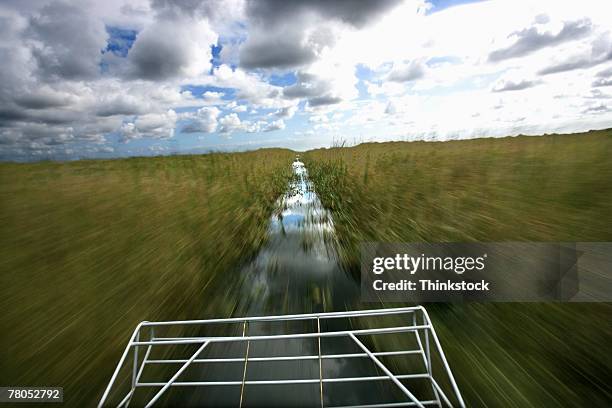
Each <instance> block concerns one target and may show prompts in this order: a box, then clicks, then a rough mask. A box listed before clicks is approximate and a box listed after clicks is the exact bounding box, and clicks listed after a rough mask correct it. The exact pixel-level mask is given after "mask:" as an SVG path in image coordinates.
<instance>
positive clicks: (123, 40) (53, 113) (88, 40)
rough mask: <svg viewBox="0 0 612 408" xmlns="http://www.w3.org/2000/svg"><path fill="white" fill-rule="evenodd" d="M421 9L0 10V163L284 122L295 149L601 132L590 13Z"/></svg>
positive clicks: (270, 4)
mask: <svg viewBox="0 0 612 408" xmlns="http://www.w3.org/2000/svg"><path fill="white" fill-rule="evenodd" d="M430 7H431V5H430V4H428V3H427V2H426V1H425V0H389V1H366V0H363V1H354V0H340V1H335V2H328V1H323V0H313V1H306V0H304V1H302V0H299V1H292V2H287V1H280V0H276V1H267V0H254V1H250V0H231V3H230V4H227V3H224V6H223V7H219V5H218V2H216V1H214V0H210V1H209V0H205V1H200V0H185V1H183V0H130V1H128V0H108V1H104V2H97V1H93V0H84V1H83V2H81V3H74V2H68V1H67V0H36V1H16V0H10V1H5V2H2V3H0V60H1V61H2V64H0V158H2V159H6V158H16V157H33V156H36V157H54V156H52V155H53V154H54V153H58V154H60V155H63V156H61V157H66V155H73V156H74V157H84V156H83V155H85V156H87V155H88V154H90V153H91V154H94V155H95V153H102V152H104V150H108V149H103V148H104V147H107V146H108V145H109V144H110V143H115V141H116V140H117V139H118V140H119V141H123V142H126V143H127V144H128V145H127V146H125V145H123V144H120V145H117V146H115V152H112V153H111V152H105V153H104V154H107V155H109V154H117V155H125V154H147V152H148V151H149V150H148V148H147V147H146V146H147V144H153V145H154V146H158V147H159V148H164V145H167V144H168V143H169V142H168V141H167V139H169V138H174V137H181V134H182V135H183V136H182V137H183V138H185V139H187V140H191V141H193V142H194V143H196V142H197V143H200V142H201V143H203V144H204V145H206V144H207V143H215V142H214V140H216V139H215V138H208V137H201V139H198V136H197V135H194V133H206V134H208V133H213V132H216V133H220V134H224V135H230V134H232V133H239V132H240V133H258V132H269V131H277V132H279V133H283V134H284V133H286V132H287V130H288V129H291V131H292V132H293V129H294V126H292V124H293V123H296V122H297V123H298V126H296V127H299V128H300V129H301V131H302V132H303V134H306V132H308V130H311V131H312V130H315V129H316V130H317V132H315V134H314V135H313V137H312V138H309V142H308V143H321V144H325V140H326V139H325V138H329V137H331V135H333V136H334V137H339V138H348V139H351V138H355V137H356V136H355V135H359V136H358V138H359V139H360V140H361V139H364V140H367V139H368V138H372V139H373V140H382V139H383V138H425V139H436V140H444V139H446V138H464V137H474V136H481V135H483V134H490V135H503V134H508V133H517V132H532V133H536V132H538V131H545V132H549V131H563V130H568V131H577V130H581V129H584V128H596V127H601V126H603V125H602V124H606V123H608V124H609V122H610V120H612V112H610V110H609V109H608V108H609V106H608V105H607V104H606V103H607V101H609V97H608V94H607V93H604V92H603V91H604V87H608V86H611V85H612V72H610V68H609V61H611V60H612V38H611V37H610V33H611V32H612V25H611V24H610V21H609V19H608V18H607V14H608V13H606V12H607V11H609V10H608V8H609V7H607V5H606V4H605V2H601V1H592V0H584V1H582V2H580V3H570V2H558V1H553V0H542V1H541V2H537V4H536V3H534V4H533V5H529V6H528V7H517V6H516V4H515V2H512V1H509V0H491V1H488V2H469V3H467V4H459V5H456V6H454V7H450V8H446V9H443V10H442V11H439V8H435V7H434V8H430ZM600 66H601V68H600ZM553 74H554V75H553ZM539 75H540V76H539ZM602 106H603V107H602ZM300 110H302V112H301V114H299V115H298V114H297V112H299V111H300ZM440 111H444V112H445V120H444V121H443V122H440V120H439V112H440ZM301 126H306V127H307V129H302V128H301ZM134 139H145V140H142V141H141V142H139V143H138V147H135V146H134V144H130V141H132V140H134ZM237 139H242V138H237ZM260 140H262V139H261V138H259V137H257V136H252V137H251V138H250V140H249V143H251V145H250V146H259V144H258V143H259V141H260ZM278 140H282V143H286V145H287V146H288V147H291V146H292V145H291V143H292V142H291V138H284V137H283V138H279V139H278ZM237 143H241V141H239V140H237ZM187 144H189V145H190V144H191V143H186V145H187ZM300 146H301V147H308V146H306V145H300ZM211 147H213V148H214V146H211Z"/></svg>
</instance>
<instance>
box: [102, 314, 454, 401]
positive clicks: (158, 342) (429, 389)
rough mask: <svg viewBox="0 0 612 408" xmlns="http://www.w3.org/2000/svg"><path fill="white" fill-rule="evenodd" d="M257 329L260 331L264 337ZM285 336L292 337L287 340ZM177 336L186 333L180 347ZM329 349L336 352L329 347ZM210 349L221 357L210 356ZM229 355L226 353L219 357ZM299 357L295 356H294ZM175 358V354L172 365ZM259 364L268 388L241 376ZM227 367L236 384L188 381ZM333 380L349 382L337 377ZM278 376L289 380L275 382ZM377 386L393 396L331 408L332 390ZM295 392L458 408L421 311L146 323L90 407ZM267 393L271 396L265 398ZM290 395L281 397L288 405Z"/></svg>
mask: <svg viewBox="0 0 612 408" xmlns="http://www.w3.org/2000/svg"><path fill="white" fill-rule="evenodd" d="M398 323H399V324H398ZM257 325H259V326H260V327H259V329H257V328H256V326H257ZM262 325H263V326H265V327H264V328H263V329H262V327H263V326H262ZM292 326H296V327H299V328H300V330H290V327H292ZM279 329H280V330H279ZM176 333H189V337H188V336H185V335H184V334H182V335H177V334H176ZM194 333H196V334H195V335H194ZM211 333H212V334H214V336H212V335H211ZM227 333H230V334H229V335H228V334H227ZM262 333H263V334H262ZM334 341H335V342H336V344H335V345H332V342H334ZM287 342H302V343H303V345H302V346H300V347H298V348H296V349H295V350H294V349H292V348H289V349H288V348H287V347H283V346H281V345H280V344H279V343H281V344H282V343H287ZM258 344H259V345H262V346H263V345H268V346H267V347H264V348H263V350H264V352H263V353H262V352H261V350H260V352H259V353H257V352H256V349H257V348H256V347H254V346H257V345H258ZM272 345H273V346H272ZM215 346H216V348H217V349H219V350H221V351H223V352H221V353H219V352H218V351H217V352H216V353H215V352H214V351H215ZM385 346H387V347H386V348H383V347H385ZM326 348H327V350H326ZM171 349H174V350H173V351H171ZM177 350H178V351H177ZM228 350H232V351H233V353H228V352H227V351H228ZM287 350H291V352H287ZM300 351H301V352H302V353H303V354H298V353H299V352H300ZM179 352H180V353H182V354H179V355H180V357H177V353H179ZM304 352H305V353H304ZM238 353H240V355H238ZM283 354H290V355H283ZM347 361H359V362H360V364H362V365H363V364H365V365H369V366H371V368H372V370H373V373H372V372H369V373H368V372H365V371H362V370H357V369H356V367H357V365H355V364H347V363H346V362H347ZM279 362H282V363H283V364H296V367H297V368H296V367H293V368H291V370H290V371H287V372H282V371H279V370H275V369H274V368H273V367H274V365H273V364H278V363H279ZM258 364H270V365H271V366H269V367H270V368H269V369H267V370H261V369H260V371H259V374H264V376H267V378H268V379H252V378H251V377H250V376H249V373H250V370H253V369H255V367H256V366H257V365H258ZM305 364H310V365H311V366H312V367H311V369H310V370H309V371H308V370H307V371H308V372H307V373H306V374H307V376H306V377H304V376H303V374H304V373H303V372H302V373H301V374H302V377H300V376H299V369H300V368H304V367H306V366H305ZM330 364H335V365H333V366H330ZM227 365H234V366H235V369H234V371H233V374H234V376H235V377H236V378H230V379H223V380H207V379H206V380H203V379H202V378H197V377H198V374H202V376H204V375H203V374H204V370H205V369H207V370H212V371H215V370H220V369H221V367H223V366H227ZM339 367H340V368H341V370H339V369H338V368H339ZM332 368H335V369H332ZM400 369H403V371H400ZM164 370H165V371H164ZM406 370H408V371H409V372H405V371H406ZM162 371H163V373H164V375H165V377H164V378H165V379H164V380H162V381H160V380H159V379H155V378H154V377H155V375H153V374H157V376H159V374H160V372H162ZM347 371H348V372H347ZM228 372H229V371H226V373H228ZM339 372H342V374H345V373H346V374H348V375H338V373H339ZM279 373H281V374H282V375H283V376H284V375H287V376H288V377H291V378H277V377H279ZM312 374H314V375H312ZM257 377H259V376H257ZM270 377H274V378H273V379H270ZM296 377H297V378H296ZM152 378H153V379H152ZM382 383H385V384H386V385H385V386H387V387H389V389H390V390H391V391H392V392H381V393H380V394H379V395H376V397H377V398H378V400H377V401H375V402H372V401H364V402H361V401H356V400H355V398H357V396H358V395H359V394H358V393H353V392H350V393H348V394H350V395H349V397H352V399H351V400H350V401H348V404H337V403H336V401H335V400H334V399H333V398H330V395H329V392H330V390H331V388H332V387H333V386H334V385H337V384H343V386H345V387H354V389H355V390H356V391H357V390H359V389H361V390H363V387H365V384H382ZM300 386H301V387H304V386H306V387H310V388H309V392H310V394H313V395H311V396H312V397H313V398H314V400H313V401H316V404H315V405H314V406H320V407H329V406H336V407H337V406H353V407H411V406H414V407H424V406H438V407H444V406H449V407H455V406H458V407H464V406H465V404H464V402H463V398H462V396H461V393H460V391H459V388H458V387H457V383H456V382H455V379H454V377H453V374H452V372H451V369H450V366H449V364H448V362H447V360H446V357H445V355H444V352H443V350H442V347H441V345H440V341H439V340H438V336H437V335H436V332H435V330H434V327H433V325H432V322H431V320H430V318H429V315H428V314H427V311H426V310H425V308H424V307H422V306H415V307H404V308H395V309H374V310H359V311H347V312H331V313H311V314H295V315H281V316H257V317H244V318H227V319H211V320H185V321H166V322H146V321H145V322H142V323H140V324H139V325H138V326H137V327H136V329H135V330H134V333H133V334H132V337H131V338H130V341H129V343H128V345H127V347H126V348H125V351H124V352H123V355H122V357H121V359H120V361H119V363H118V365H117V368H116V369H115V371H114V373H113V375H112V377H111V379H110V382H109V384H108V386H107V387H106V389H105V391H104V394H103V395H102V398H101V400H100V403H99V405H98V406H99V407H103V406H118V407H128V406H129V405H130V403H132V404H133V405H138V406H140V405H144V406H146V407H150V406H153V405H154V404H156V403H157V404H159V405H166V404H173V403H174V402H171V401H175V400H174V399H171V397H173V395H169V394H172V392H171V391H175V390H176V389H177V388H180V393H176V394H174V396H178V397H179V398H180V397H181V396H185V395H189V394H190V393H192V392H193V393H196V392H197V393H200V394H201V396H202V397H206V396H207V393H208V390H210V389H211V388H212V387H218V388H222V389H223V390H226V391H227V392H229V390H230V389H231V390H234V395H235V397H236V398H235V400H232V401H235V402H233V403H230V401H228V402H227V404H225V405H233V406H239V407H242V406H252V405H261V403H260V404H253V403H249V401H248V395H249V392H250V391H249V390H251V389H256V388H257V387H268V389H270V388H269V387H300ZM224 392H225V391H224ZM272 393H274V391H270V392H269V393H268V394H264V396H265V395H272ZM374 393H375V394H378V393H376V392H374ZM137 394H138V398H137V399H136V395H137ZM292 395H293V393H289V394H287V397H290V396H292ZM294 396H295V395H294ZM283 398H284V397H283ZM382 399H391V400H382ZM203 400H206V399H205V398H204V399H203ZM292 404H293V405H298V404H301V405H304V404H306V402H305V401H304V400H300V401H297V402H292V401H289V400H287V405H288V406H289V405H292ZM308 404H310V403H308Z"/></svg>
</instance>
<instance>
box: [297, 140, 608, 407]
mask: <svg viewBox="0 0 612 408" xmlns="http://www.w3.org/2000/svg"><path fill="white" fill-rule="evenodd" d="M611 157H612V131H610V130H605V131H597V132H589V133H585V134H576V135H548V136H542V137H524V136H523V137H516V138H503V139H476V140H469V141H452V142H445V143H426V142H413V143H407V142H394V143H374V144H364V145H359V146H356V147H351V148H334V149H322V150H315V151H312V152H308V153H307V154H306V155H305V158H304V161H305V163H306V166H307V167H308V169H309V174H310V177H311V179H312V181H313V183H314V185H315V189H316V190H317V192H318V194H319V196H320V198H321V200H322V202H323V204H324V205H325V206H326V207H328V208H330V209H331V210H332V212H333V216H334V221H335V225H336V231H337V234H338V240H339V243H340V250H341V256H342V258H343V261H344V263H345V264H346V265H347V267H348V268H349V269H350V270H351V271H353V272H354V273H355V274H358V273H359V259H360V258H359V246H358V245H359V243H360V242H363V241H387V242H410V241H429V242H436V241H459V242H462V241H463V242H467V241H493V242H494V241H612V228H611V227H612V160H610V158H611ZM366 306H368V307H370V306H371V305H363V304H362V305H361V307H366ZM387 306H394V305H387ZM428 310H430V314H431V315H432V319H433V320H434V324H436V325H437V329H438V334H439V335H440V337H441V338H442V342H443V347H444V348H445V351H446V354H447V357H448V358H449V360H450V363H451V366H452V368H453V370H454V372H455V373H456V377H457V378H458V383H459V387H460V389H461V390H462V391H463V393H464V398H465V399H466V402H467V403H468V405H470V406H496V407H497V406H504V407H525V406H535V407H544V406H546V407H547V406H607V405H609V403H610V401H611V400H612V385H611V384H610V381H609V378H610V367H612V357H611V356H610V355H608V353H606V352H605V350H606V349H607V348H609V344H610V341H611V340H612V328H611V326H610V324H609V322H610V316H612V305H611V304H478V303H471V304H456V305H447V304H433V305H429V306H428Z"/></svg>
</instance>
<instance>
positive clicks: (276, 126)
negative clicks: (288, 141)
mask: <svg viewBox="0 0 612 408" xmlns="http://www.w3.org/2000/svg"><path fill="white" fill-rule="evenodd" d="M284 128H285V122H284V121H283V120H282V119H279V120H275V121H273V122H270V123H268V124H267V125H265V126H264V128H263V131H264V132H272V131H274V130H282V129H284Z"/></svg>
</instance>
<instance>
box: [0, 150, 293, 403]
mask: <svg viewBox="0 0 612 408" xmlns="http://www.w3.org/2000/svg"><path fill="white" fill-rule="evenodd" d="M292 157H293V154H292V153H291V152H290V151H288V150H280V149H268V150H259V151H256V152H248V153H235V154H217V153H216V154H208V155H200V156H175V157H158V158H132V159H122V160H99V161H78V162H71V163H51V162H44V163H36V164H7V163H5V164H0V197H2V199H1V200H0V225H2V230H1V232H0V265H1V268H0V269H1V276H2V285H1V287H2V289H1V296H0V310H2V313H0V332H1V333H2V334H1V335H0V364H1V369H0V383H1V384H4V385H23V386H28V385H32V386H33V385H45V386H63V387H64V395H65V401H66V405H67V406H79V407H82V406H93V405H95V403H96V402H97V399H98V398H100V396H101V393H102V390H103V387H104V386H105V384H106V382H108V380H109V378H110V375H111V374H112V371H113V369H114V366H115V365H116V363H117V361H118V359H119V357H120V355H121V352H122V350H123V348H124V347H125V344H126V342H127V340H128V338H129V336H130V335H131V332H132V330H133V329H134V327H135V326H136V324H137V323H138V322H140V321H142V320H168V319H170V320H176V319H179V320H180V319H190V318H199V317H202V316H205V315H207V316H218V317H221V316H227V315H229V314H231V312H232V310H233V307H234V302H236V301H237V300H236V299H231V298H230V297H227V296H226V293H224V292H223V291H222V290H218V289H215V290H214V291H212V290H210V286H211V285H210V283H211V281H212V280H213V279H214V278H216V277H219V276H224V275H225V276H227V278H228V280H231V275H230V274H231V271H232V269H233V268H236V267H237V266H238V265H239V264H240V263H241V262H242V261H244V260H245V259H246V258H248V257H249V256H250V255H252V254H253V253H254V252H255V251H256V250H257V249H258V248H259V247H260V246H261V244H262V242H263V240H264V239H265V233H266V229H267V225H268V220H269V216H270V213H271V212H272V209H273V207H274V203H275V201H276V199H277V198H278V197H279V196H280V195H281V194H282V193H283V192H284V190H285V188H286V185H287V182H288V180H289V178H290V176H291V167H290V163H291V159H292Z"/></svg>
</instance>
